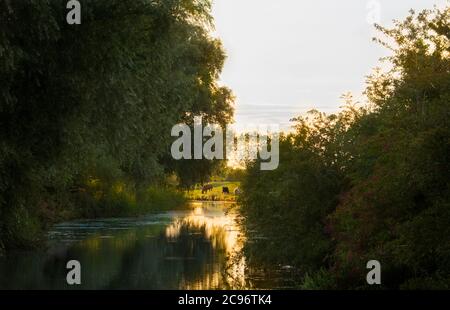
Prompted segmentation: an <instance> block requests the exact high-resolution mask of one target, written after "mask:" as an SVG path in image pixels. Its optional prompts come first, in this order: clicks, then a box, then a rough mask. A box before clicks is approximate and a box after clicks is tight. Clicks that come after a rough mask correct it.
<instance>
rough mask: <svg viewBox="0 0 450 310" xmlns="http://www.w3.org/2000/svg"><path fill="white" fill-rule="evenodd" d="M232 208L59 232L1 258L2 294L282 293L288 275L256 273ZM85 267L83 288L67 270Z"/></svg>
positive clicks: (198, 208)
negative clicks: (128, 291) (74, 263)
mask: <svg viewBox="0 0 450 310" xmlns="http://www.w3.org/2000/svg"><path fill="white" fill-rule="evenodd" d="M248 239H249V238H248V237H246V236H245V235H244V233H243V231H242V229H241V227H240V225H239V215H238V214H237V213H236V212H235V211H233V208H232V207H231V205H230V204H226V203H221V202H192V203H190V206H189V209H188V210H186V211H170V212H164V213H159V214H150V215H147V216H143V217H139V218H114V219H96V220H80V221H72V222H67V223H62V224H58V225H55V226H54V227H53V229H51V230H50V231H49V232H48V241H47V247H43V248H42V249H40V250H33V251H27V252H23V251H22V252H13V253H10V254H8V255H7V256H5V257H1V258H0V289H276V288H289V284H290V283H291V282H290V281H291V277H292V275H291V273H290V272H287V271H286V268H278V267H277V268H271V269H270V271H268V270H267V268H262V267H261V268H258V267H257V266H256V267H255V266H250V265H249V264H248V260H247V259H246V257H245V255H244V254H243V251H242V248H243V246H244V243H245V242H247V241H248ZM70 260H78V261H79V262H80V264H81V282H82V284H81V285H77V286H70V285H68V284H67V281H66V275H67V272H68V271H69V270H68V269H66V264H67V262H68V261H70Z"/></svg>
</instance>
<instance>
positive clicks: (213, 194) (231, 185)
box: [185, 181, 241, 202]
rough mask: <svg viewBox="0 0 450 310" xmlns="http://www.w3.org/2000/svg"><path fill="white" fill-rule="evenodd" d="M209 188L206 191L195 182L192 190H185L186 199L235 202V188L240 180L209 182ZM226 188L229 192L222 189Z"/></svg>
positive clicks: (238, 185)
mask: <svg viewBox="0 0 450 310" xmlns="http://www.w3.org/2000/svg"><path fill="white" fill-rule="evenodd" d="M208 185H210V186H211V188H210V189H209V190H208V191H206V192H205V191H203V190H202V188H203V187H202V185H200V184H197V185H196V186H195V188H194V189H193V190H189V191H186V192H185V195H186V197H187V199H189V200H192V201H223V202H236V200H237V195H236V193H235V191H236V189H238V188H239V187H240V185H241V184H240V182H228V181H221V182H210V183H208ZM224 188H228V191H229V193H224V191H223V189H224Z"/></svg>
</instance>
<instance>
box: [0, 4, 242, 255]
mask: <svg viewBox="0 0 450 310" xmlns="http://www.w3.org/2000/svg"><path fill="white" fill-rule="evenodd" d="M66 3H67V1H64V0H34V1H10V0H0V77H1V83H0V249H1V248H7V247H14V246H24V245H26V244H29V243H30V241H33V240H34V239H35V238H36V237H37V236H39V234H38V233H39V231H40V229H41V228H42V224H43V223H44V222H46V221H47V220H48V217H55V216H60V215H61V214H64V213H67V212H69V211H68V210H70V209H71V210H72V211H73V210H75V214H80V213H81V214H84V213H88V214H89V213H90V212H89V210H82V211H80V212H78V211H79V210H78V209H80V208H81V209H83V208H91V207H93V205H94V208H95V212H94V213H95V214H98V213H99V214H102V211H101V209H100V210H99V206H101V205H102V204H105V203H107V202H108V201H111V199H113V198H114V195H115V196H120V197H121V199H122V198H123V199H122V200H124V201H125V200H126V201H131V202H133V203H135V202H136V200H138V201H139V200H140V199H143V200H146V199H148V192H149V185H152V184H153V185H154V184H161V183H164V182H163V181H164V178H165V175H167V174H168V173H173V172H175V173H176V172H178V171H179V170H181V168H183V169H185V170H186V169H188V168H186V167H189V163H183V164H179V163H173V162H171V161H170V160H167V159H165V158H166V157H167V156H166V155H167V153H168V152H169V150H170V142H171V140H172V138H171V136H170V129H171V127H172V126H173V125H175V124H177V123H179V122H181V121H186V122H188V121H191V120H190V119H191V117H192V115H194V114H195V115H202V116H203V117H204V119H205V120H207V121H211V122H219V123H227V122H229V121H230V119H231V117H232V113H233V111H232V107H231V101H232V95H231V92H230V91H229V90H228V89H227V88H225V87H220V86H218V85H217V83H216V80H217V78H218V75H219V73H220V71H221V69H222V66H223V62H224V58H225V56H224V52H223V50H222V47H221V43H220V42H219V41H218V40H216V39H213V38H211V37H210V36H209V31H210V29H211V27H212V24H211V17H210V15H209V12H210V5H211V4H210V1H208V0H153V1H147V0H86V1H82V23H81V25H68V24H67V22H66V14H67V12H68V10H67V9H66ZM196 164H197V165H198V164H199V163H196ZM201 165H203V166H204V167H206V168H205V169H203V170H202V171H204V172H205V173H207V172H209V171H211V170H212V169H211V168H210V167H209V165H214V163H210V162H203V161H201ZM179 166H181V168H180V167H179ZM197 177H198V178H200V177H204V175H202V173H198V174H197ZM194 181H195V180H193V182H194ZM113 200H114V199H113ZM86 201H90V202H91V203H87V204H83V202H86ZM93 201H94V203H92V202H93ZM95 202H98V203H97V204H96V203H95ZM108 213H109V212H108Z"/></svg>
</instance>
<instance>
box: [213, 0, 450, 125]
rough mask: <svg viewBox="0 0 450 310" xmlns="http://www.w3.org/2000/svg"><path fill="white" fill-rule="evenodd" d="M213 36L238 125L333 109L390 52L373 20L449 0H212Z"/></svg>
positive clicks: (386, 21) (284, 121)
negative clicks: (379, 41) (376, 38)
mask: <svg viewBox="0 0 450 310" xmlns="http://www.w3.org/2000/svg"><path fill="white" fill-rule="evenodd" d="M213 1H214V2H213V17H214V19H215V25H216V29H215V33H214V35H215V36H218V37H219V38H220V39H221V40H222V43H223V45H224V48H225V51H226V53H227V60H226V63H225V67H224V70H223V72H222V75H221V79H220V83H221V84H223V85H226V86H228V87H229V88H231V89H232V90H233V92H234V94H235V95H236V113H235V120H236V124H238V125H247V124H278V125H279V126H281V128H282V129H287V128H289V124H290V123H289V120H290V119H291V118H293V117H295V116H298V115H301V114H303V113H305V112H307V111H309V110H311V109H313V108H315V109H319V110H321V111H323V112H327V113H333V112H336V111H338V110H339V107H340V106H341V105H342V100H341V99H340V97H341V95H342V94H343V93H345V92H348V91H351V92H352V93H353V94H354V96H355V97H356V98H359V99H360V100H361V101H364V97H361V96H362V92H363V90H364V85H365V80H366V76H367V75H368V74H370V73H371V71H372V69H373V68H374V67H376V66H377V65H379V64H380V63H379V58H380V57H383V56H386V55H388V51H387V50H386V49H385V48H383V47H381V46H379V45H378V44H377V43H375V42H373V41H372V38H373V37H374V36H375V35H376V34H377V33H376V31H375V30H374V27H373V23H374V22H377V23H380V24H381V25H383V26H389V25H392V20H393V19H400V20H401V19H403V18H404V17H406V16H407V15H408V11H409V10H410V9H411V8H413V9H415V10H416V11H419V10H421V9H424V8H432V7H433V5H434V4H436V5H437V6H438V7H443V6H444V5H445V4H446V3H447V4H448V3H449V2H448V0H395V1H393V0H345V1H335V0H308V1H306V0H305V1H304V0H213Z"/></svg>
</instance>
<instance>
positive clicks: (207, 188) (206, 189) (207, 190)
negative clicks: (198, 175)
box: [202, 184, 213, 194]
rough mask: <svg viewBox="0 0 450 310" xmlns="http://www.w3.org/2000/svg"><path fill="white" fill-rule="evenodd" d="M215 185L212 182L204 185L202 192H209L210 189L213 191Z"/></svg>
mask: <svg viewBox="0 0 450 310" xmlns="http://www.w3.org/2000/svg"><path fill="white" fill-rule="evenodd" d="M212 189H213V186H212V185H211V184H206V185H203V187H202V194H205V193H208V192H209V191H212Z"/></svg>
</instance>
